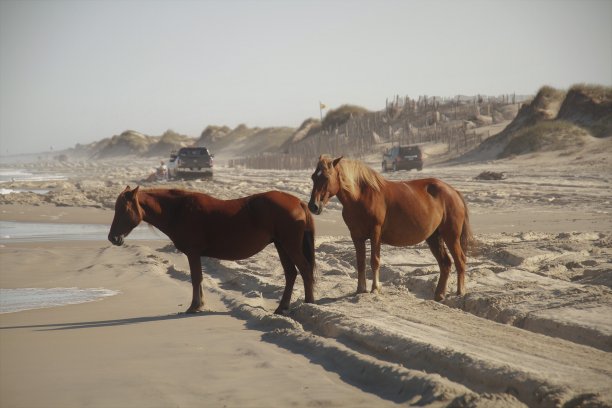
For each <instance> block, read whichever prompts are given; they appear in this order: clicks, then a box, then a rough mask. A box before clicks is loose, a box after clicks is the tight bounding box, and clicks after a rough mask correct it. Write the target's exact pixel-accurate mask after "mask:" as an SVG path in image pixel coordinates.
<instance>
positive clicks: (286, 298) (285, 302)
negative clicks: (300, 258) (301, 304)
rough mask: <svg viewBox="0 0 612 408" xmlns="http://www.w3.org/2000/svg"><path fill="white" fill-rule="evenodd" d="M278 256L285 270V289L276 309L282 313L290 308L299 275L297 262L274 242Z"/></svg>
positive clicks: (276, 311)
mask: <svg viewBox="0 0 612 408" xmlns="http://www.w3.org/2000/svg"><path fill="white" fill-rule="evenodd" d="M274 246H275V247H276V251H277V252H278V257H279V258H280V261H281V265H282V266H283V271H284V272H285V291H284V292H283V297H282V298H281V301H280V304H279V305H278V308H277V309H276V310H275V311H274V313H275V314H282V313H284V312H285V311H287V310H289V303H290V302H291V294H292V293H293V285H294V284H295V278H296V276H297V269H296V268H295V264H294V263H293V261H292V260H291V257H290V256H289V255H288V254H287V252H285V250H284V249H283V248H282V247H281V246H280V245H279V244H277V243H276V242H275V243H274Z"/></svg>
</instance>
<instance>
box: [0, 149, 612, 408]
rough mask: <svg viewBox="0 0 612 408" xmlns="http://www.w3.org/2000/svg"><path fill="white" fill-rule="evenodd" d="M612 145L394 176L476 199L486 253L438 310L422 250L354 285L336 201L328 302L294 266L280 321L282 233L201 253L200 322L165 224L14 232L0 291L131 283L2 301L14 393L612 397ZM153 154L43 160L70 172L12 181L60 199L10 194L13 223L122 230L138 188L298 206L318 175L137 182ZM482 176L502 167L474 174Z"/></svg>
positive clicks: (0, 252)
mask: <svg viewBox="0 0 612 408" xmlns="http://www.w3.org/2000/svg"><path fill="white" fill-rule="evenodd" d="M610 151H612V149H611V147H610V140H609V138H607V139H603V140H592V141H591V143H589V144H588V145H586V146H585V147H584V149H582V150H581V151H579V152H575V153H574V154H572V155H571V156H560V155H559V153H539V154H535V155H526V156H522V157H516V158H511V159H507V160H499V161H495V162H480V163H472V164H455V165H449V164H446V165H439V166H435V167H426V168H425V169H423V171H422V172H419V173H417V172H406V171H402V172H397V173H392V174H387V175H386V176H387V177H389V178H390V179H409V178H417V177H429V176H431V177H439V178H441V179H443V180H445V181H447V182H448V183H450V184H451V185H453V186H455V187H456V188H457V189H459V190H460V191H461V192H462V193H463V194H464V195H465V197H466V200H467V202H468V205H469V208H470V211H471V221H472V226H473V229H474V231H475V234H476V237H477V239H478V241H479V248H478V253H476V254H475V255H473V256H471V257H470V258H469V260H468V272H467V281H466V283H467V294H466V295H465V296H462V297H457V296H454V295H452V292H453V291H454V290H455V280H454V279H455V278H454V274H453V275H451V280H450V282H449V290H450V292H451V294H450V295H449V296H448V298H447V299H446V300H445V301H444V302H442V303H437V302H434V301H433V300H432V298H433V296H432V294H433V289H434V287H435V283H436V281H437V278H438V269H437V264H436V262H435V259H434V258H433V256H432V254H431V253H430V252H429V250H428V249H427V247H426V245H424V244H419V245H417V246H414V247H409V248H395V247H389V246H383V249H382V267H381V281H382V285H383V291H382V293H381V294H363V295H355V288H356V273H355V270H354V266H353V265H354V249H353V246H352V242H351V240H350V237H349V235H348V231H347V229H346V227H345V226H344V223H343V221H342V218H341V214H340V211H341V206H340V204H339V203H338V202H337V201H336V200H333V201H332V202H330V204H329V205H328V207H327V208H326V210H325V211H324V213H323V214H322V215H321V216H319V217H317V218H316V223H317V237H316V247H317V252H316V255H317V263H318V269H319V271H318V274H319V276H318V286H317V289H316V299H317V301H316V303H315V304H304V303H303V298H304V294H303V288H302V285H301V281H300V278H298V282H297V283H296V286H295V291H294V294H293V297H292V301H293V302H292V307H291V312H290V314H289V316H286V317H285V316H274V315H273V314H272V312H273V311H274V309H275V308H276V306H277V303H278V300H279V299H280V295H281V293H282V289H283V286H284V278H283V275H282V268H281V266H280V263H279V261H278V258H277V256H276V253H275V250H274V248H273V247H271V246H269V247H268V248H266V249H265V250H264V251H262V252H261V253H260V254H258V255H256V256H254V257H252V258H250V259H248V260H244V261H238V262H229V261H217V260H212V259H204V260H203V263H204V269H205V272H206V274H205V278H204V286H205V288H206V289H205V299H206V303H207V311H206V312H204V313H201V314H197V315H195V316H190V315H184V314H182V313H181V312H183V311H184V310H185V309H186V308H187V306H188V303H189V301H190V293H191V286H190V283H189V272H188V266H187V260H186V258H185V257H184V256H183V255H182V254H180V253H178V252H176V250H175V249H174V248H173V246H172V245H171V243H170V242H169V241H168V240H165V239H164V237H163V236H162V237H159V239H156V240H151V241H145V240H135V239H134V240H131V239H130V237H128V238H127V240H126V244H125V245H124V246H123V247H113V246H112V245H111V244H110V243H109V242H108V241H105V240H104V237H100V239H98V240H82V241H78V240H77V241H63V240H61V239H54V240H49V241H46V242H28V241H27V240H26V241H23V242H21V241H20V242H11V240H10V237H8V238H7V237H5V238H4V239H5V240H4V241H3V242H4V243H3V244H2V246H1V247H0V266H1V269H2V274H1V275H0V287H1V288H3V289H11V288H30V287H31V288H34V287H35V288H57V287H63V288H71V287H77V288H106V289H110V290H115V291H118V292H119V294H117V295H115V296H111V297H107V298H104V299H102V300H98V301H94V302H89V303H82V304H76V305H68V306H61V307H53V308H46V309H35V310H28V311H21V312H15V313H4V314H0V362H1V363H0V406H2V407H5V406H6V407H70V406H74V407H85V406H88V407H122V406H129V407H157V406H159V407H168V406H181V407H191V406H211V407H223V406H227V407H243V406H248V407H270V406H278V407H285V406H364V407H365V406H368V407H372V406H391V405H398V404H400V405H419V406H432V407H435V406H449V405H450V406H478V407H484V406H513V407H514V406H523V405H528V406H542V407H543V406H563V405H568V406H584V405H588V404H593V406H610V405H612V393H611V391H610V387H609V385H610V381H611V379H612V354H611V352H612V319H611V316H612V289H611V288H612V260H611V259H612V257H611V255H612V250H611V249H610V248H611V246H610V242H611V241H610V240H611V237H612V217H611V216H610V212H611V211H612V195H611V193H610V182H611V176H610V175H611V174H612V163H610V161H609V160H610V155H609V152H610ZM559 160H563V163H564V165H563V166H559V165H558V163H559ZM375 164H376V163H375V162H374V161H373V160H372V166H375ZM152 165H154V164H153V162H152V161H151V162H147V161H140V162H139V161H137V160H135V161H133V162H131V163H130V165H129V166H125V165H122V163H119V162H117V161H107V162H106V161H99V162H76V163H63V164H62V163H35V164H32V165H30V167H28V170H29V171H40V172H43V171H53V172H54V173H58V174H64V175H66V178H65V179H62V180H52V181H36V182H19V181H16V182H12V183H11V182H9V183H5V184H4V187H5V188H7V189H34V188H41V189H48V190H49V193H47V194H35V193H23V192H21V193H14V194H5V195H2V196H0V221H17V222H45V223H54V224H55V223H58V224H61V223H64V224H102V225H109V226H110V222H111V220H112V216H113V205H114V200H115V198H116V196H117V195H118V193H119V192H120V191H121V190H122V189H123V188H124V187H125V186H126V185H131V186H135V185H138V184H141V185H142V188H147V187H151V186H156V187H160V186H162V187H163V186H167V187H170V186H173V187H174V186H175V187H181V188H187V189H192V190H197V191H203V192H206V193H209V194H211V195H214V196H217V197H220V198H232V197H238V196H241V195H246V194H251V193H254V192H259V191H265V190H271V189H278V190H282V191H286V192H289V193H292V194H295V195H297V196H298V197H300V198H301V199H303V200H307V199H308V195H309V193H310V188H311V182H310V180H309V175H310V172H309V171H264V170H247V169H230V168H225V167H222V166H220V167H219V168H218V169H217V170H216V173H215V177H214V178H213V180H207V181H205V180H189V181H171V182H164V183H153V184H146V183H142V180H143V179H144V178H146V176H147V175H148V174H149V171H150V168H151V166H152ZM483 171H497V172H502V173H504V175H505V177H504V179H503V180H478V179H476V176H477V175H478V174H480V173H481V172H483ZM159 234H161V233H159ZM1 235H3V236H4V235H5V234H4V233H2V234H1ZM370 277H371V276H370V271H369V269H368V278H370Z"/></svg>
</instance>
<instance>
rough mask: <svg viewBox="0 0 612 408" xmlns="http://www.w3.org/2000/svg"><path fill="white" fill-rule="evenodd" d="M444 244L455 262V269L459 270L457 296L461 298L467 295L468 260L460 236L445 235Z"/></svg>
mask: <svg viewBox="0 0 612 408" xmlns="http://www.w3.org/2000/svg"><path fill="white" fill-rule="evenodd" d="M444 242H445V243H446V246H447V247H448V250H449V251H450V253H451V256H452V257H453V261H454V262H455V268H456V269H457V295H458V296H461V295H463V294H465V264H466V262H467V258H466V256H465V253H464V252H463V249H462V248H461V240H460V234H458V233H453V234H446V235H444Z"/></svg>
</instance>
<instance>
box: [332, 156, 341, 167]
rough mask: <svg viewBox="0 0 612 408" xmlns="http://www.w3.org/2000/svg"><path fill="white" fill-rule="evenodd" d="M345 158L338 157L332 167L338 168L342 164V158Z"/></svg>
mask: <svg viewBox="0 0 612 408" xmlns="http://www.w3.org/2000/svg"><path fill="white" fill-rule="evenodd" d="M343 157H344V156H340V157H338V158H337V159H334V161H333V163H332V166H333V167H336V166H337V165H338V163H340V160H342V158H343Z"/></svg>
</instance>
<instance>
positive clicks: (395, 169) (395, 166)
mask: <svg viewBox="0 0 612 408" xmlns="http://www.w3.org/2000/svg"><path fill="white" fill-rule="evenodd" d="M393 171H397V163H393Z"/></svg>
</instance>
